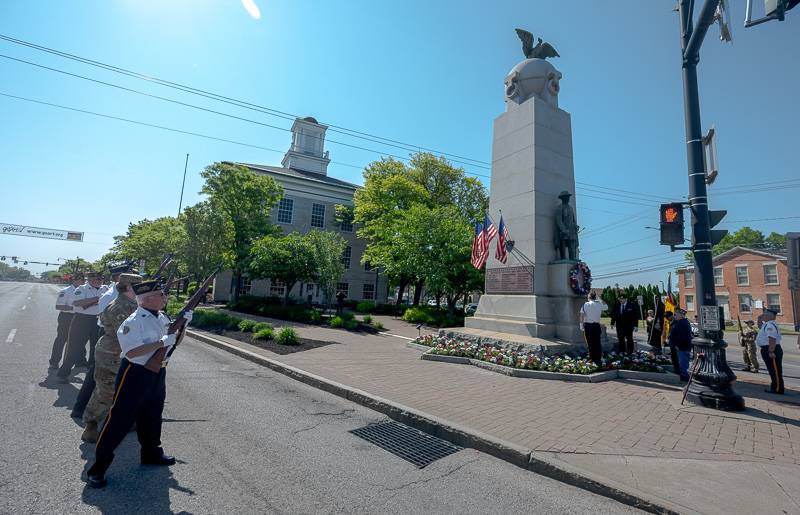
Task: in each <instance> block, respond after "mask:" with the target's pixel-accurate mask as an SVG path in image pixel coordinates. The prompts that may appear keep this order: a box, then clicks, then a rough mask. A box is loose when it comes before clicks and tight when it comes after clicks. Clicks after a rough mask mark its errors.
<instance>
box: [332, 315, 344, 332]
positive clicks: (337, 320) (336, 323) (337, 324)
mask: <svg viewBox="0 0 800 515" xmlns="http://www.w3.org/2000/svg"><path fill="white" fill-rule="evenodd" d="M328 324H330V326H331V327H333V328H334V329H341V328H342V327H344V318H342V317H340V316H338V315H337V316H335V317H333V318H331V319H330V321H329V322H328Z"/></svg>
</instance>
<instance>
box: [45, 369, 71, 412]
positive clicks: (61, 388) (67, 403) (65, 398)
mask: <svg viewBox="0 0 800 515" xmlns="http://www.w3.org/2000/svg"><path fill="white" fill-rule="evenodd" d="M39 386H40V387H42V388H47V389H48V390H56V391H57V392H58V397H56V400H55V401H53V406H55V407H56V408H67V409H69V410H72V406H73V405H74V404H75V398H76V397H77V396H78V388H76V387H75V386H74V385H73V384H72V383H59V382H58V380H57V378H56V375H55V374H50V375H48V376H47V377H46V378H44V380H43V381H41V382H40V383H39Z"/></svg>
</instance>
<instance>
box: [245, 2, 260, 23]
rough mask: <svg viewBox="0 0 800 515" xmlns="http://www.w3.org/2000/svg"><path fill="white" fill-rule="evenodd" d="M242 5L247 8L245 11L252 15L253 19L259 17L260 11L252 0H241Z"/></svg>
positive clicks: (258, 18)
mask: <svg viewBox="0 0 800 515" xmlns="http://www.w3.org/2000/svg"><path fill="white" fill-rule="evenodd" d="M242 5H243V6H244V8H245V9H246V10H247V13H248V14H249V15H250V16H252V17H253V19H256V20H260V19H261V11H260V10H259V9H258V6H257V5H256V3H255V2H254V1H253V0H242Z"/></svg>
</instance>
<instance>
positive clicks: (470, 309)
mask: <svg viewBox="0 0 800 515" xmlns="http://www.w3.org/2000/svg"><path fill="white" fill-rule="evenodd" d="M476 311H478V305H477V304H467V307H466V308H465V309H464V314H465V315H474V314H475V312H476Z"/></svg>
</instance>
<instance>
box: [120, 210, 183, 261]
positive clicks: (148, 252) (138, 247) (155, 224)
mask: <svg viewBox="0 0 800 515" xmlns="http://www.w3.org/2000/svg"><path fill="white" fill-rule="evenodd" d="M185 246H186V230H185V228H184V226H183V223H182V222H181V220H179V219H178V218H176V217H174V216H162V217H161V218H156V219H155V220H148V219H144V220H140V221H138V222H136V223H131V224H129V225H128V231H127V233H126V234H124V235H122V236H115V237H114V247H113V249H112V253H113V256H114V257H116V260H118V261H133V262H134V263H136V264H137V266H138V263H139V261H140V260H142V259H144V263H145V266H144V268H145V269H144V270H139V273H143V274H144V273H146V274H154V273H155V272H156V270H157V269H158V266H159V265H160V264H161V261H162V260H163V259H164V256H165V255H166V254H169V253H172V254H173V255H174V257H173V259H175V262H176V263H177V264H178V267H179V268H178V270H179V272H180V273H185V271H186V264H185V261H184V259H183V256H182V255H181V250H182V249H183V248H184V247H185Z"/></svg>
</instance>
